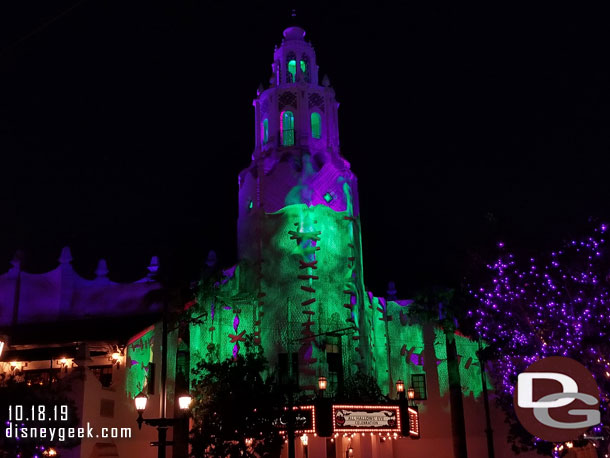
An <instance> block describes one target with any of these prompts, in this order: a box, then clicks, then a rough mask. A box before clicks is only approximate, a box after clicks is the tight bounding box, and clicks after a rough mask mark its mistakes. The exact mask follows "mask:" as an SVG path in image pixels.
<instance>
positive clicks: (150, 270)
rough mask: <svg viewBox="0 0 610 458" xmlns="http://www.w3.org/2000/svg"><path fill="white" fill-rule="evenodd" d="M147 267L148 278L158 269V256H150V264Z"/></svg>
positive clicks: (155, 273)
mask: <svg viewBox="0 0 610 458" xmlns="http://www.w3.org/2000/svg"><path fill="white" fill-rule="evenodd" d="M147 269H148V278H154V276H155V275H157V271H158V270H159V258H158V257H157V256H153V257H152V258H150V264H149V265H148V267H147Z"/></svg>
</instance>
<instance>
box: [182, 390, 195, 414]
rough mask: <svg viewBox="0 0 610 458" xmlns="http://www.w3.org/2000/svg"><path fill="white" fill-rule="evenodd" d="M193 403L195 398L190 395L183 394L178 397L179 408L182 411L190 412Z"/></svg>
mask: <svg viewBox="0 0 610 458" xmlns="http://www.w3.org/2000/svg"><path fill="white" fill-rule="evenodd" d="M191 402H193V398H192V397H191V395H190V394H189V393H183V394H181V395H180V396H179V397H178V406H179V407H180V410H184V411H186V410H188V409H189V408H190V407H191Z"/></svg>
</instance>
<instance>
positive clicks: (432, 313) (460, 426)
mask: <svg viewBox="0 0 610 458" xmlns="http://www.w3.org/2000/svg"><path fill="white" fill-rule="evenodd" d="M464 310H465V306H464V296H463V295H462V294H460V293H459V292H458V291H456V290H454V289H449V288H432V289H430V290H427V291H424V292H422V293H420V294H418V295H417V296H416V297H415V299H414V301H413V304H411V306H410V307H409V318H410V320H411V321H412V322H416V323H424V324H425V323H432V324H435V325H436V326H439V327H440V328H441V329H442V330H443V332H444V334H445V345H446V350H447V372H448V376H449V377H448V378H449V404H450V406H451V435H452V439H453V456H454V457H455V458H467V457H468V452H467V447H466V424H465V421H464V402H463V399H462V383H461V380H460V366H459V360H458V354H457V346H456V342H455V331H456V330H457V329H458V324H460V323H464V324H465V323H468V322H469V320H467V319H466V317H465V316H464Z"/></svg>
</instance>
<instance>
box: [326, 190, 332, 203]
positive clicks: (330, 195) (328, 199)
mask: <svg viewBox="0 0 610 458" xmlns="http://www.w3.org/2000/svg"><path fill="white" fill-rule="evenodd" d="M324 200H325V201H326V202H328V203H331V202H332V200H333V196H332V194H331V193H330V192H327V193H326V194H324Z"/></svg>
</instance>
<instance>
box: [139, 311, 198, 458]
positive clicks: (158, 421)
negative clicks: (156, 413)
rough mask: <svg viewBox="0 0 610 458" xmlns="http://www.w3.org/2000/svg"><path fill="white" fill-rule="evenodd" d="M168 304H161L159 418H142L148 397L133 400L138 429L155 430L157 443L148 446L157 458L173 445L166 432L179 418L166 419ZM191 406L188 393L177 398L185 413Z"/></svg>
mask: <svg viewBox="0 0 610 458" xmlns="http://www.w3.org/2000/svg"><path fill="white" fill-rule="evenodd" d="M167 315H168V303H167V301H164V302H163V323H162V329H161V392H160V395H161V405H160V413H161V415H160V417H159V418H144V417H143V414H144V410H146V404H147V402H148V397H147V396H146V395H145V394H144V393H140V394H139V395H137V396H136V397H135V399H134V402H135V405H136V410H137V411H138V419H137V420H136V421H137V422H138V429H142V423H146V424H147V425H149V426H154V427H155V428H157V437H158V440H157V442H151V443H150V445H152V446H156V447H157V451H158V452H157V457H158V458H165V456H166V453H165V452H166V447H167V446H168V445H174V441H168V440H167V430H168V428H170V427H173V426H175V425H176V424H177V423H178V422H179V421H180V420H181V418H175V417H174V418H167V417H166V411H167V334H168V329H167V327H168V317H167ZM190 404H191V396H190V395H189V394H188V393H184V394H182V395H180V396H178V405H179V407H180V410H182V411H183V412H186V411H187V410H188V409H189V407H190Z"/></svg>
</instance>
